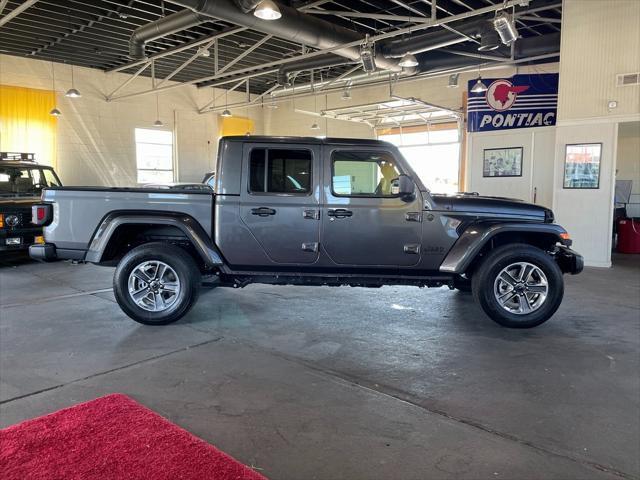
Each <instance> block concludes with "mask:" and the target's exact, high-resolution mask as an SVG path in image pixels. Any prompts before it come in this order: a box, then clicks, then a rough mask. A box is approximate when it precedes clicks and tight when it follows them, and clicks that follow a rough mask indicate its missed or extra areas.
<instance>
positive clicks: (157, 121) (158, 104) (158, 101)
mask: <svg viewBox="0 0 640 480" xmlns="http://www.w3.org/2000/svg"><path fill="white" fill-rule="evenodd" d="M153 126H154V127H164V123H162V120H160V100H159V99H158V94H157V93H156V121H155V122H153Z"/></svg>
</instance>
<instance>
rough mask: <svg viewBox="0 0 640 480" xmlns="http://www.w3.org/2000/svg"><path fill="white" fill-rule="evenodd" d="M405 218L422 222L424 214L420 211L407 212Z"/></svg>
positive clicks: (408, 220) (409, 220)
mask: <svg viewBox="0 0 640 480" xmlns="http://www.w3.org/2000/svg"><path fill="white" fill-rule="evenodd" d="M404 219H405V220H406V221H407V222H422V215H421V214H420V212H407V213H405V214H404Z"/></svg>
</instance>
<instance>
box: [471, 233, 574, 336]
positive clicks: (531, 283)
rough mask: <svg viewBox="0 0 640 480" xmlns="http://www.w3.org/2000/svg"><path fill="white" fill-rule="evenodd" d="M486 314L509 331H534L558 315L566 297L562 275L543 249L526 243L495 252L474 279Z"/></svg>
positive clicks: (476, 296) (475, 295) (477, 293)
mask: <svg viewBox="0 0 640 480" xmlns="http://www.w3.org/2000/svg"><path fill="white" fill-rule="evenodd" d="M472 287H473V288H472V290H473V294H474V297H475V299H476V301H477V302H478V303H479V304H480V306H481V307H482V309H483V310H484V312H485V313H486V314H487V315H488V316H489V317H490V318H491V319H492V320H493V321H495V322H496V323H498V324H500V325H502V326H503V327H510V328H532V327H536V326H538V325H540V324H542V323H544V322H546V321H547V320H548V319H549V318H551V316H552V315H553V314H554V313H555V312H556V310H557V309H558V307H559V306H560V303H561V302H562V297H563V295H564V281H563V278H562V272H561V271H560V268H559V267H558V265H557V263H556V262H555V261H554V259H553V258H552V257H551V256H550V255H549V254H548V253H546V252H544V251H543V250H541V249H539V248H536V247H533V246H531V245H527V244H511V245H505V246H502V247H499V248H496V249H495V250H492V251H491V252H490V253H489V254H488V255H487V256H486V258H485V259H484V261H483V262H482V264H481V265H480V267H479V268H478V270H477V271H476V272H475V273H474V275H473V277H472Z"/></svg>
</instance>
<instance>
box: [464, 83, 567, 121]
mask: <svg viewBox="0 0 640 480" xmlns="http://www.w3.org/2000/svg"><path fill="white" fill-rule="evenodd" d="M482 82H483V83H484V84H485V85H486V86H487V91H486V92H481V93H473V92H472V91H471V87H473V85H475V83H476V80H470V81H469V88H468V94H469V95H468V100H467V115H468V130H469V131H470V132H489V131H493V130H505V129H512V128H531V127H549V126H552V125H555V124H556V113H557V109H558V74H557V73H543V74H531V75H514V76H513V77H511V78H493V79H489V78H486V79H483V80H482Z"/></svg>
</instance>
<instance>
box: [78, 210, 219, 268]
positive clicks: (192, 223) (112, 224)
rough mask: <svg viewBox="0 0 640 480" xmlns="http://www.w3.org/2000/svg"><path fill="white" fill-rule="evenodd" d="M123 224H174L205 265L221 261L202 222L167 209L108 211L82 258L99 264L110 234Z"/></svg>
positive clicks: (215, 264) (213, 265)
mask: <svg viewBox="0 0 640 480" xmlns="http://www.w3.org/2000/svg"><path fill="white" fill-rule="evenodd" d="M122 225H168V226H172V227H176V228H178V229H180V231H182V233H184V234H185V236H186V237H187V238H188V239H189V240H190V241H191V243H192V245H193V246H194V248H195V249H196V251H197V252H198V254H199V255H200V257H201V258H202V261H203V262H204V263H205V265H206V266H208V267H216V266H220V265H223V264H224V261H223V259H222V255H221V254H220V251H219V250H218V248H217V247H216V246H215V245H214V243H213V241H212V240H211V237H209V235H208V234H207V232H205V230H204V229H203V228H202V225H200V224H199V223H198V222H197V221H196V220H195V219H193V218H192V217H190V216H189V215H185V214H180V213H167V212H161V213H157V214H154V213H144V214H130V213H117V212H112V213H110V214H108V215H107V216H106V217H105V218H104V219H103V220H102V222H101V223H100V225H99V226H98V228H97V230H96V232H95V234H94V235H93V238H92V240H91V243H90V245H89V250H88V251H87V254H86V256H85V261H87V262H91V263H100V262H101V261H102V257H103V255H104V252H105V250H106V248H107V245H109V241H110V240H111V237H112V236H113V233H114V232H115V231H116V229H117V228H118V227H120V226H122Z"/></svg>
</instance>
